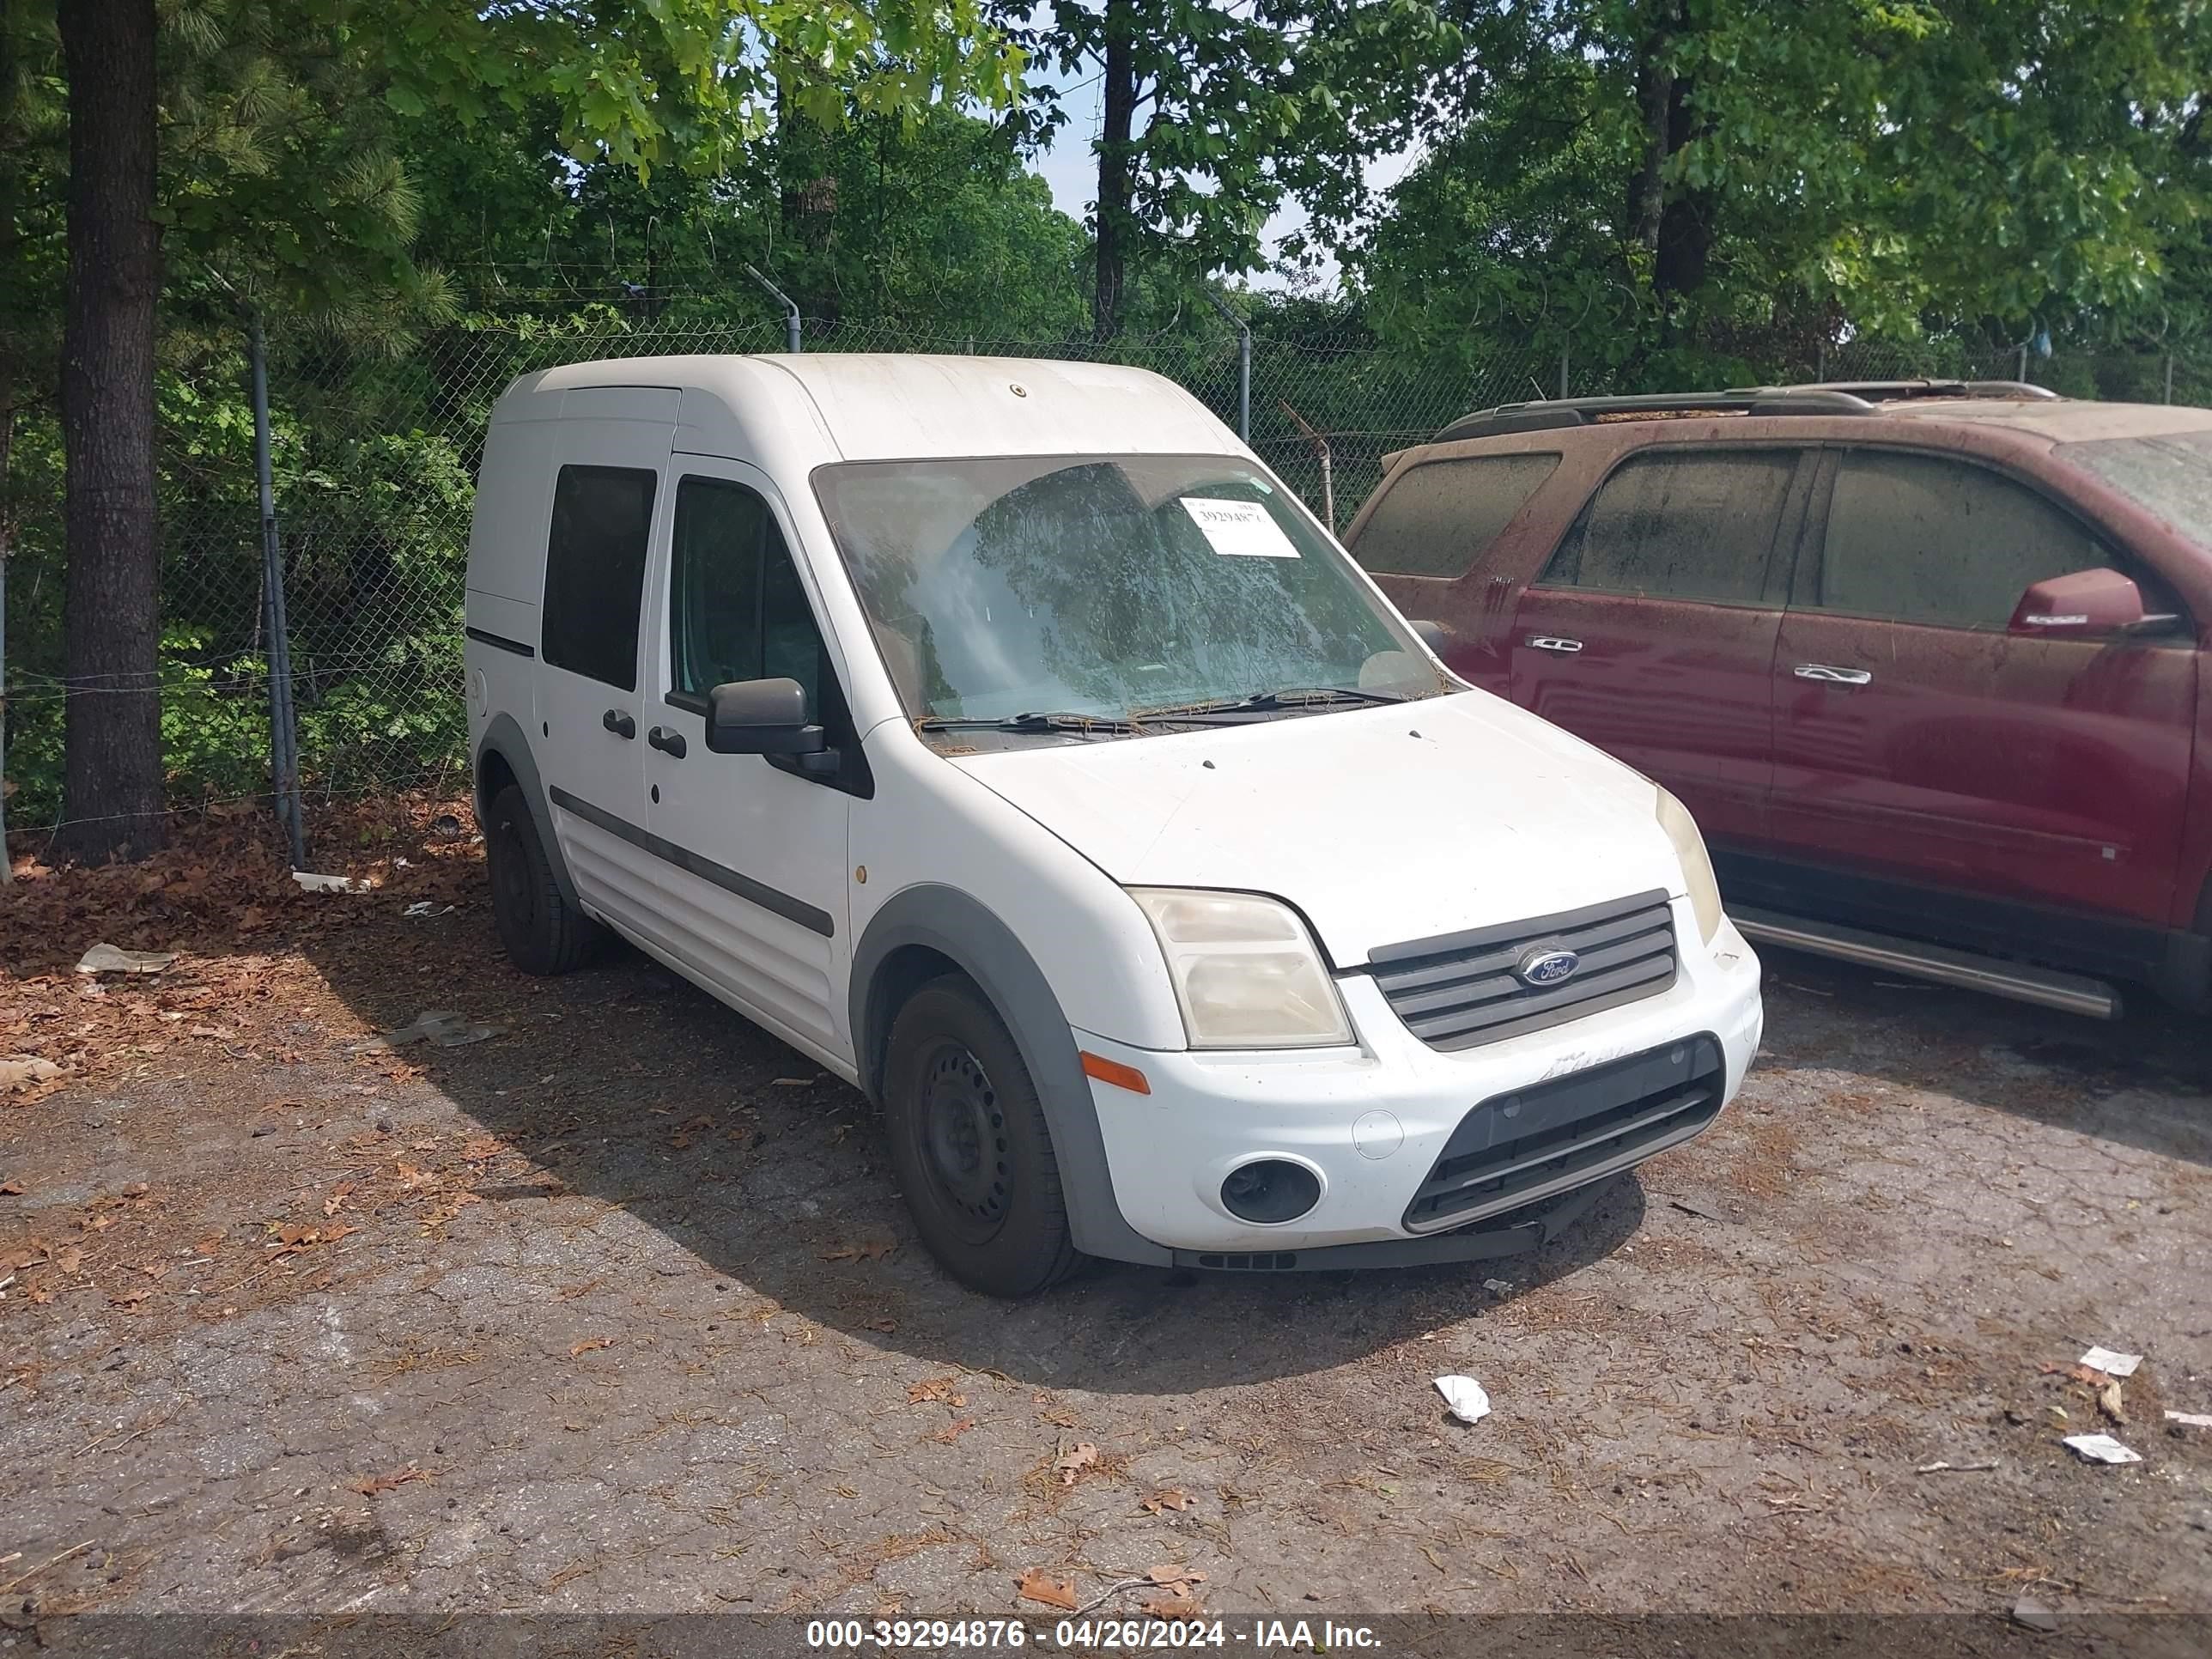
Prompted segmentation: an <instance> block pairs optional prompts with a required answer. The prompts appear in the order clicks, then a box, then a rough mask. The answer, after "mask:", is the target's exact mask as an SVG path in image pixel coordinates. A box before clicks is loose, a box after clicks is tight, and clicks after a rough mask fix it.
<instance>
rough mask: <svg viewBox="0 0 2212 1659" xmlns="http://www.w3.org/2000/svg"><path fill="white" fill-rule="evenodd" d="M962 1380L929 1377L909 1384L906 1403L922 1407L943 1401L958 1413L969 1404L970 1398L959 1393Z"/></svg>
mask: <svg viewBox="0 0 2212 1659" xmlns="http://www.w3.org/2000/svg"><path fill="white" fill-rule="evenodd" d="M959 1387H960V1379H959V1378H958V1377H957V1376H928V1377H924V1378H923V1379H922V1380H921V1382H919V1383H908V1384H907V1389H906V1403H907V1404H908V1405H909V1406H920V1405H924V1404H926V1403H927V1402H928V1401H933V1400H941V1401H944V1402H945V1404H946V1405H948V1406H951V1407H953V1408H954V1409H955V1410H956V1411H957V1410H958V1409H959V1408H960V1407H963V1406H964V1405H966V1404H967V1403H968V1396H967V1395H964V1394H961V1393H958V1392H957V1389H959Z"/></svg>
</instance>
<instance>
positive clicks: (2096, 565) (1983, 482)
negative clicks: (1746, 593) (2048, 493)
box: [1798, 450, 2154, 630]
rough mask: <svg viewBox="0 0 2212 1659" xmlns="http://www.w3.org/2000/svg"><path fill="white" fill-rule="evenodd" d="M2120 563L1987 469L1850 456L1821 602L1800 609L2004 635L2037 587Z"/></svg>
mask: <svg viewBox="0 0 2212 1659" xmlns="http://www.w3.org/2000/svg"><path fill="white" fill-rule="evenodd" d="M2115 563H2116V561H2115V560H2114V559H2113V557H2112V554H2111V553H2110V552H2109V551H2107V550H2106V548H2105V547H2104V546H2103V545H2102V544H2100V542H2099V541H2098V540H2097V539H2096V538H2095V537H2093V536H2092V535H2091V534H2090V533H2089V532H2088V531H2087V529H2086V528H2084V527H2083V526H2082V525H2081V521H2080V520H2077V519H2075V517H2074V516H2073V515H2072V514H2071V513H2066V512H2063V511H2061V510H2060V509H2059V508H2058V507H2054V506H2052V505H2051V503H2050V502H2049V501H2045V500H2044V498H2043V497H2042V496H2040V495H2037V494H2036V493H2035V492H2034V491H2033V490H2032V489H2028V488H2027V486H2026V485H2024V484H2019V483H2014V482H2013V481H2012V480H2011V479H2010V478H2008V477H2003V476H2002V475H2001V474H1998V473H1996V472H1992V471H1989V469H1987V468H1986V467H1980V466H1974V465H1968V464H1966V463H1963V462H1960V461H1954V460H1952V459H1948V457H1944V456H1937V455H1906V454H1900V453H1897V452H1895V451H1881V450H1859V451H1850V452H1846V453H1844V456H1843V458H1842V459H1841V460H1840V461H1839V462H1838V465H1837V468H1836V489H1835V494H1834V495H1833V496H1832V498H1831V499H1830V501H1829V503H1828V529H1827V538H1826V544H1825V546H1824V547H1823V549H1822V550H1821V558H1820V573H1819V575H1818V576H1817V578H1816V579H1815V586H1814V592H1813V594H1812V597H1811V598H1810V599H1799V600H1798V603H1799V604H1801V605H1814V606H1816V607H1818V608H1820V609H1821V610H1824V611H1848V612H1850V614H1852V615H1854V616H1861V617H1885V618H1888V619H1890V620H1893V621H1897V622H1907V623H1927V624H1929V625H1931V626H1934V627H1937V628H1982V629H1996V630H2002V629H2003V628H2004V627H2005V625H2006V624H2007V623H2009V622H2010V621H2011V620H2012V613H2013V608H2014V607H2015V605H2018V604H2019V603H2020V597H2021V594H2022V593H2024V592H2027V589H2028V587H2029V586H2030V585H2031V584H2033V583H2035V582H2039V581H2044V580H2047V579H2049V578H2050V577H2052V576H2064V575H2069V574H2072V573H2073V572H2075V571H2076V570H2095V569H2109V568H2112V567H2113V566H2114V564H2115ZM2129 574H2134V573H2133V572H2130V573H2129ZM2143 598H2144V599H2145V601H2146V603H2148V602H2150V601H2151V600H2152V599H2154V594H2153V593H2152V592H2149V591H2148V590H2147V591H2146V592H2145V593H2144V595H2143Z"/></svg>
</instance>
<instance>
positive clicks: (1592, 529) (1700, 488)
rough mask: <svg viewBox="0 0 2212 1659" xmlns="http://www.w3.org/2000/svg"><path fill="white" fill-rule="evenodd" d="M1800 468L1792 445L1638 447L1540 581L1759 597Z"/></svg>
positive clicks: (1661, 595)
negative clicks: (1651, 450) (1654, 450)
mask: <svg viewBox="0 0 2212 1659" xmlns="http://www.w3.org/2000/svg"><path fill="white" fill-rule="evenodd" d="M1796 470H1797V453H1796V451H1795V450H1788V449H1743V450H1734V451H1716V450H1704V451H1699V450H1690V451H1686V452H1679V453H1659V454H1644V455H1638V456H1636V457H1634V458H1632V459H1630V460H1629V461H1627V462H1626V464H1625V465H1622V466H1621V467H1620V469H1619V470H1618V471H1615V472H1614V473H1613V476H1612V477H1609V478H1607V480H1606V481H1605V482H1604V483H1602V484H1601V485H1599V486H1598V491H1597V494H1596V495H1593V496H1591V497H1590V499H1589V505H1587V506H1586V507H1583V510H1582V514H1581V516H1580V517H1579V518H1577V520H1575V525H1574V528H1573V529H1571V530H1570V531H1568V532H1567V537H1566V539H1565V541H1563V542H1561V543H1560V544H1559V550H1558V551H1557V552H1555V553H1553V555H1552V561H1551V562H1550V563H1549V564H1547V566H1545V568H1544V574H1543V575H1542V576H1541V578H1540V579H1539V580H1541V581H1542V582H1544V583H1545V584H1546V585H1547V586H1554V587H1588V588H1595V589H1597V590H1598V591H1600V592H1607V593H1635V594H1643V595H1649V596H1650V597H1653V598H1656V599H1701V600H1707V601H1711V602H1713V603H1717V604H1723V605H1756V604H1758V603H1759V598H1760V595H1761V594H1762V593H1763V592H1765V587H1766V565H1767V560H1768V558H1769V556H1771V553H1772V551H1773V548H1774V530H1775V526H1776V524H1777V523H1778V521H1779V520H1780V519H1781V516H1782V502H1783V498H1784V496H1786V495H1788V494H1789V493H1790V478H1791V477H1792V476H1793V475H1794V474H1795V473H1796Z"/></svg>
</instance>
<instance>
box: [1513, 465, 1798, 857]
mask: <svg viewBox="0 0 2212 1659" xmlns="http://www.w3.org/2000/svg"><path fill="white" fill-rule="evenodd" d="M1818 453H1819V452H1818V451H1817V450H1815V449H1814V448H1812V447H1807V446H1800V445H1764V446H1743V447H1707V446H1699V447H1688V446H1677V445H1672V444H1668V445H1660V446H1655V447H1651V448H1648V449H1643V450H1639V451H1637V452H1635V453H1632V454H1631V455H1630V456H1629V457H1628V458H1627V459H1626V460H1624V461H1623V462H1622V463H1621V464H1620V465H1619V466H1617V467H1615V468H1614V469H1613V471H1612V472H1611V473H1610V474H1609V475H1608V476H1607V477H1606V479H1605V481H1604V482H1603V483H1601V484H1600V485H1599V486H1598V488H1597V489H1596V491H1595V493H1594V494H1593V495H1591V497H1590V499H1589V501H1588V502H1587V503H1585V504H1584V506H1583V510H1582V513H1581V514H1580V516H1579V517H1577V519H1576V520H1575V522H1574V525H1573V526H1572V527H1571V529H1569V531H1568V532H1567V533H1566V535H1565V538H1563V539H1562V540H1561V541H1560V543H1559V547H1558V548H1557V549H1556V550H1554V551H1553V555H1552V556H1551V559H1550V561H1549V562H1547V564H1546V565H1545V567H1544V569H1543V572H1542V574H1541V575H1539V576H1538V577H1537V579H1536V580H1535V581H1534V582H1533V583H1532V584H1530V586H1528V589H1527V591H1526V592H1523V593H1522V597H1521V603H1520V606H1519V609H1518V610H1517V611H1516V613H1515V616H1514V623H1513V632H1512V639H1511V654H1512V681H1513V700H1514V701H1515V702H1517V703H1520V704H1521V705H1522V707H1523V708H1529V709H1533V710H1534V712H1535V713H1537V714H1541V715H1542V716H1543V717H1544V718H1545V719H1546V720H1550V721H1552V722H1553V723H1554V724H1556V725H1559V726H1565V727H1566V729H1567V730H1568V731H1570V732H1575V733H1577V735H1579V736H1581V737H1584V738H1589V741H1590V742H1592V743H1594V744H1596V745H1597V746H1598V747H1599V748H1601V749H1602V750H1605V751H1606V752H1607V753H1608V754H1610V755H1613V756H1614V757H1617V758H1619V759H1621V760H1624V761H1626V762H1627V763H1629V764H1630V765H1631V766H1633V767H1635V768H1636V769H1638V771H1640V772H1642V773H1644V775H1646V776H1648V777H1650V778H1652V779H1654V780H1656V781H1658V782H1659V783H1661V784H1663V785H1664V786H1665V787H1667V788H1668V789H1670V790H1672V791H1673V792H1674V793H1675V794H1676V795H1678V796H1679V797H1680V799H1681V800H1682V802H1683V804H1684V805H1686V806H1687V807H1688V808H1689V809H1690V812H1691V815H1692V817H1695V818H1696V819H1697V820H1698V823H1699V826H1700V827H1701V828H1703V829H1704V830H1705V834H1706V836H1708V837H1710V838H1711V839H1714V840H1717V841H1723V842H1731V841H1732V842H1758V841H1760V840H1763V839H1764V838H1765V820H1766V796H1767V789H1768V784H1769V778H1770V775H1771V768H1772V757H1771V753H1770V750H1771V742H1772V735H1773V733H1772V717H1771V710H1770V703H1771V698H1772V671H1773V663H1774V648H1775V640H1776V635H1777V634H1778V629H1779V628H1780V625H1781V618H1782V600H1783V596H1784V592H1785V591H1786V587H1787V584H1788V577H1789V565H1790V560H1789V556H1788V555H1789V552H1790V550H1794V548H1795V546H1796V532H1797V527H1798V526H1799V524H1800V522H1801V521H1802V516H1803V502H1804V501H1805V499H1806V497H1807V495H1808V494H1809V492H1810V489H1811V483H1812V478H1813V475H1814V471H1815V470H1816V467H1817V459H1816V458H1817V456H1818Z"/></svg>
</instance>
